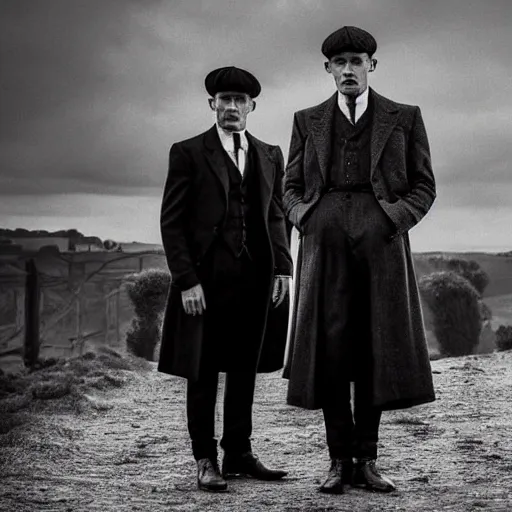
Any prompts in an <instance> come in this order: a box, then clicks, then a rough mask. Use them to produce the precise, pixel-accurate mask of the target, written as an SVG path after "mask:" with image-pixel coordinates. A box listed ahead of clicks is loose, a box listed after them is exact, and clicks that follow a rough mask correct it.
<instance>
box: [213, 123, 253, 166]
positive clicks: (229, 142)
mask: <svg viewBox="0 0 512 512" xmlns="http://www.w3.org/2000/svg"><path fill="white" fill-rule="evenodd" d="M216 126H217V132H218V133H219V138H220V143H221V144H222V147H223V148H224V150H225V151H226V153H227V154H228V155H229V157H230V158H231V160H232V161H233V163H234V164H235V165H237V163H236V155H235V143H234V141H233V132H229V131H227V130H224V129H223V128H221V127H220V126H219V125H218V124H217V125H216ZM238 133H239V134H240V145H241V146H242V147H241V149H239V150H238V162H239V164H238V165H237V167H238V169H239V170H240V173H241V174H242V175H243V174H244V170H245V162H246V160H247V158H246V157H247V150H248V149H249V142H248V140H247V136H246V135H245V130H242V131H241V132H238Z"/></svg>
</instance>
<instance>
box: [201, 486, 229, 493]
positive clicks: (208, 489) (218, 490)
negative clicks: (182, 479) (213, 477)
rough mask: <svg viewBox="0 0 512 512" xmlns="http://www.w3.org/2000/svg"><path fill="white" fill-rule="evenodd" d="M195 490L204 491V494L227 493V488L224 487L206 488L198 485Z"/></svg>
mask: <svg viewBox="0 0 512 512" xmlns="http://www.w3.org/2000/svg"><path fill="white" fill-rule="evenodd" d="M197 488H198V489H199V490H200V491H206V492H227V491H228V486H227V485H226V487H206V486H205V485H198V486H197Z"/></svg>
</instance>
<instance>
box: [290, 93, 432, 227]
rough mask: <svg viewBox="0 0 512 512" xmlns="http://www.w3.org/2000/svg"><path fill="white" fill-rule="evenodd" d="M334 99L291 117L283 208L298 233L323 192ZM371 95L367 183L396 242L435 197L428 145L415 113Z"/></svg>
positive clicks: (335, 104)
mask: <svg viewBox="0 0 512 512" xmlns="http://www.w3.org/2000/svg"><path fill="white" fill-rule="evenodd" d="M337 94H338V93H335V94H334V95H333V96H331V97H330V98H329V99H328V100H327V101H324V102H323V103H321V104H320V105H317V106H314V107H311V108H308V109H305V110H301V111H299V112H297V113H296V114H295V116H294V122H293V131H292V138H291V142H290V151H289V156H288V165H287V168H286V175H285V180H284V198H283V204H284V208H285V212H286V213H287V215H288V217H289V219H290V221H291V222H292V224H293V225H294V226H295V227H296V228H297V229H298V230H299V232H300V231H301V227H302V225H303V222H304V221H305V219H306V218H307V215H308V214H309V213H310V212H311V210H312V208H314V206H315V205H316V203H317V202H318V201H319V199H320V197H321V196H322V193H323V191H324V189H325V186H326V178H327V176H328V170H329V166H330V162H331V144H332V142H331V133H332V132H331V129H332V128H331V127H332V121H333V116H334V108H338V107H337ZM370 94H371V95H372V96H373V101H374V115H373V121H372V136H371V167H370V169H371V183H372V187H373V190H374V193H375V197H376V198H377V200H378V201H379V203H380V205H381V206H382V208H383V209H384V211H385V212H386V213H387V215H388V216H389V218H390V219H391V220H392V221H393V224H394V225H395V227H396V232H395V234H394V236H398V235H400V234H403V233H406V232H407V231H409V229H411V228H412V227H413V226H414V225H416V224H417V223H418V222H419V221H420V220H421V219H422V218H423V216H424V215H425V214H426V213H427V212H428V210H429V209H430V207H431V205H432V203H433V202H434V199H435V197H436V191H435V180H434V175H433V172H432V166H431V161H430V149H429V143H428V138H427V133H426V131H425V126H424V124H423V119H422V117H421V112H420V109H419V107H417V106H411V105H403V104H400V103H396V102H394V101H391V100H389V99H387V98H385V97H383V96H381V95H380V94H377V93H376V92H375V91H374V90H373V89H370Z"/></svg>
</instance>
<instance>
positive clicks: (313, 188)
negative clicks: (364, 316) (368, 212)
mask: <svg viewBox="0 0 512 512" xmlns="http://www.w3.org/2000/svg"><path fill="white" fill-rule="evenodd" d="M370 94H372V95H373V101H374V113H373V119H372V135H371V149H370V151H371V184H372V188H373V192H374V194H375V197H376V199H377V200H378V202H379V204H380V206H381V207H382V209H383V210H384V212H385V213H386V214H387V215H388V217H389V218H390V219H391V221H392V223H393V224H394V226H395V228H396V230H395V232H394V233H393V234H392V236H391V237H390V239H395V238H397V237H398V238H399V239H400V240H398V241H397V242H399V243H400V244H402V250H401V257H400V258H398V259H397V260H396V261H392V262H390V263H389V267H388V272H389V276H388V279H389V283H390V286H389V287H388V289H384V290H381V291H379V292H378V294H374V295H373V296H372V297H371V309H372V311H371V317H372V318H373V319H374V321H373V323H372V325H371V331H372V332H371V350H372V359H373V364H372V368H373V369H372V372H373V375H372V376H371V377H372V382H373V404H374V405H375V406H379V407H381V408H382V409H398V408H404V407H410V406H413V405H417V404H421V403H425V402H430V401H433V400H434V399H435V395H434V390H433V384H432V375H431V369H430V362H429V357H428V352H427V346H426V339H425V331H424V326H423V317H422V311H421V307H420V300H419V294H418V287H417V283H416V277H415V272H414V267H413V263H412V257H411V250H410V245H409V238H408V230H409V229H410V228H412V227H413V226H414V225H415V224H416V223H417V222H419V221H420V219H421V218H423V216H424V215H425V214H426V213H427V211H428V210H429V208H430V207H431V205H432V203H433V201H434V199H435V195H436V194H435V181H434V176H433V173H432V168H431V161H430V150H429V144H428V139H427V134H426V131H425V127H424V124H423V120H422V117H421V112H420V109H419V108H418V107H415V106H409V105H402V104H398V103H395V102H393V101H391V100H389V99H386V98H384V97H383V96H380V95H379V94H377V93H376V92H375V91H373V90H370ZM335 108H338V107H337V94H334V95H333V96H332V97H331V98H329V99H328V100H327V101H325V102H323V103H322V104H320V105H318V106H315V107H312V108H309V109H306V110H303V111H299V112H297V113H296V114H295V117H294V125H293V132H292V138H291V143H290V152H289V161H288V165H287V168H286V172H285V185H284V199H283V204H284V208H285V212H286V213H287V215H288V217H289V219H290V221H291V222H292V224H293V225H294V226H295V227H296V228H297V229H298V230H299V233H300V232H301V230H302V226H303V224H304V222H305V220H306V219H307V217H308V216H309V214H310V213H311V212H312V211H313V209H314V208H315V206H316V205H317V204H318V202H319V200H320V199H321V197H322V196H323V191H324V190H325V185H326V176H328V169H329V166H330V161H331V135H332V134H331V127H332V123H333V115H334V109H335ZM299 237H300V235H299ZM299 243H300V242H299ZM317 256H318V255H317ZM313 261H318V259H313V254H310V253H306V252H304V251H302V244H300V245H299V255H298V263H297V269H296V284H295V300H294V308H293V314H292V320H291V322H292V324H291V329H290V341H289V347H288V357H287V362H286V366H285V371H284V377H285V378H288V379H289V387H288V398H287V401H288V403H289V404H290V405H296V406H300V407H303V408H306V409H317V408H320V407H321V403H322V396H321V390H320V388H321V386H320V382H321V378H320V377H321V372H323V371H325V368H322V365H321V364H319V362H318V361H319V359H318V358H317V354H318V353H320V352H321V347H319V346H318V343H319V342H318V337H317V335H316V334H317V332H318V331H317V330H316V328H317V325H318V322H320V318H321V312H319V311H318V307H317V306H318V304H316V302H315V297H316V295H313V294H312V293H308V288H307V286H308V283H314V280H315V272H316V271H317V269H316V268H315V266H314V265H313ZM340 342H341V340H340ZM327 364H328V363H327ZM340 377H341V376H340Z"/></svg>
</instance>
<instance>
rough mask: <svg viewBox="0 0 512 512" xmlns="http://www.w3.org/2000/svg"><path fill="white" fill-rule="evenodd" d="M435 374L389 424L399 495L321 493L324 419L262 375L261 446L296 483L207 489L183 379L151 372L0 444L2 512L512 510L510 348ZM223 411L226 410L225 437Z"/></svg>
mask: <svg viewBox="0 0 512 512" xmlns="http://www.w3.org/2000/svg"><path fill="white" fill-rule="evenodd" d="M432 367H433V371H434V378H435V385H436V391H437V396H438V399H437V401H436V402H434V403H432V404H428V405H424V406H419V407H416V408H413V409H408V410H404V411H394V412H388V413H385V414H384V417H383V424H382V427H381V431H380V437H381V443H380V458H379V465H380V468H381V470H382V471H383V472H385V473H386V474H388V475H389V476H390V477H391V478H393V479H394V480H395V482H396V483H397V485H398V490H397V491H396V492H394V493H391V494H388V495H380V494H375V493H369V492H368V491H364V490H355V489H349V490H348V491H347V493H346V494H344V495H342V496H325V495H321V494H319V493H318V492H317V491H316V488H317V487H318V485H319V484H320V483H321V481H322V480H323V479H324V477H325V474H326V471H327V469H328V465H329V460H328V454H327V449H326V445H325V436H324V428H323V422H322V415H321V412H320V411H303V410H300V409H297V408H293V407H289V406H287V405H286V404H285V395H286V384H287V381H286V380H284V379H282V378H281V376H280V373H279V372H278V373H274V374H270V375H265V376H259V377H258V385H257V390H256V397H255V407H254V434H253V446H254V451H255V452H256V453H257V454H258V455H259V456H260V458H261V460H262V461H263V462H264V463H267V464H268V465H270V466H273V467H281V468H284V469H286V470H288V471H289V475H288V477H287V478H286V479H285V480H283V481H282V482H278V483H275V482H270V483H269V482H258V481H254V480H252V481H251V480H236V481H230V484H229V492H228V493H225V494H220V495H219V494H210V493H205V492H200V491H197V489H196V482H195V479H196V474H195V471H196V468H195V463H194V461H193V459H192V457H191V453H190V446H189V441H188V437H187V430H186V416H185V403H184V400H185V387H184V386H185V382H184V381H183V380H181V379H178V378H171V377H169V376H166V375H162V374H159V373H158V372H157V371H156V370H155V367H154V365H152V369H151V370H150V371H148V372H141V373H136V374H134V375H133V378H132V380H131V381H130V383H129V384H128V385H127V386H126V387H124V388H119V389H114V390H110V391H108V392H106V393H104V394H102V395H100V394H96V395H95V396H91V397H90V400H91V401H92V402H95V403H96V405H97V407H96V409H98V410H96V411H94V410H93V411H92V412H85V413H83V414H78V415H76V414H62V415H53V416H49V415H47V414H42V413H41V414H39V415H37V416H36V417H35V421H34V420H32V421H31V422H30V423H29V424H27V425H22V426H19V427H16V428H14V429H12V430H11V431H10V432H8V433H5V434H2V435H0V450H1V452H0V454H1V457H0V474H1V476H2V479H1V481H0V510H2V511H9V512H11V511H12V512H14V511H20V512H24V511H89V512H93V511H102V512H121V511H135V510H138V511H151V512H159V511H237V512H244V511H283V512H295V511H297V512H298V511H317V512H320V511H350V512H352V511H358V512H359V511H361V512H364V511H392V510H393V511H414V512H420V511H429V512H435V511H441V510H443V511H450V512H468V511H477V510H478V511H480V510H486V511H503V512H504V511H511V510H512V439H511V436H512V391H511V390H512V352H510V351H509V352H503V353H494V354H491V355H485V356H478V357H476V356H468V357H463V358H456V359H455V358H454V359H443V360H438V361H433V363H432ZM221 390H222V386H221V387H220V389H219V394H220V393H221ZM221 414H222V408H221V406H220V405H219V406H218V409H217V420H218V427H220V421H219V420H220V418H221Z"/></svg>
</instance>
